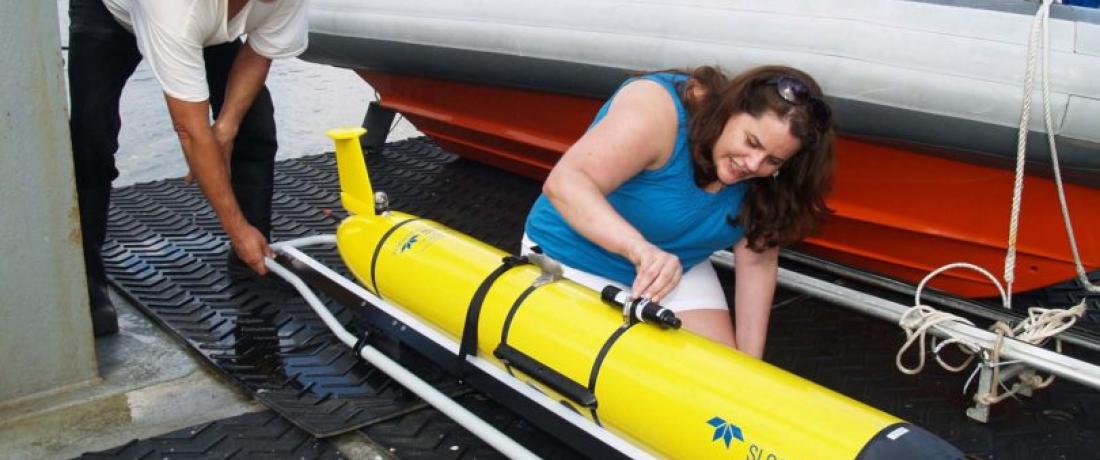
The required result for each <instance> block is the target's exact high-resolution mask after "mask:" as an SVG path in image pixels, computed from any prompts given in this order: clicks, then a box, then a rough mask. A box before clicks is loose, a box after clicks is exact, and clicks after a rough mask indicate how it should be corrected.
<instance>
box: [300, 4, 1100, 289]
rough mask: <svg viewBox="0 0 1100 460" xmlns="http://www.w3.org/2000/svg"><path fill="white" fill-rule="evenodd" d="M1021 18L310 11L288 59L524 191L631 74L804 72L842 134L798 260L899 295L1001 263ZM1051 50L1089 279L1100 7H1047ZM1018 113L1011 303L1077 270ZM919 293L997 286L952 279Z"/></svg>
mask: <svg viewBox="0 0 1100 460" xmlns="http://www.w3.org/2000/svg"><path fill="white" fill-rule="evenodd" d="M1035 9H1036V5H1035V4H1034V3H1032V2H1023V1H1007V0H1006V1H996V0H914V1H905V0H878V1H871V0H862V1H832V0H830V1H819V2H796V1H774V2H756V1H747V0H744V1H735V0H728V1H718V0H694V1H686V2H685V1H678V0H640V1H599V0H597V1H587V0H586V1H561V2H531V1H518V2H517V1H506V0H482V1H477V2H452V1H447V0H424V1H418V2H386V1H379V0H355V1H351V0H314V1H312V2H311V3H310V47H309V49H308V51H307V52H306V54H305V55H304V58H305V59H308V60H311V61H314V62H319V63H325V64H331V65H335V66H340V67H346V68H349V69H354V70H356V71H357V72H358V73H359V75H361V76H362V78H363V79H364V80H366V82H368V83H369V84H370V85H371V86H372V87H373V88H374V89H375V90H377V91H378V93H379V95H380V104H381V105H380V107H381V108H382V109H384V110H389V111H395V112H398V113H400V114H401V115H402V116H404V117H405V118H407V119H408V120H409V121H411V122H412V123H413V124H414V125H416V127H417V128H418V129H420V130H421V131H422V132H424V133H425V134H427V135H428V136H431V137H432V138H433V139H434V140H435V141H436V142H438V143H439V144H440V145H442V146H444V147H445V148H447V149H448V150H451V151H453V152H455V153H458V154H460V155H463V156H466V157H469V158H472V159H475V160H479V161H483V162H487V163H491V164H493V165H496V166H499V167H501V168H505V169H508V170H511V171H514V172H517V173H520V174H523V175H526V176H529V177H533V178H543V177H544V176H545V174H546V173H547V171H548V170H549V169H550V168H551V167H552V166H553V164H554V163H555V161H556V160H557V158H558V157H559V156H560V155H561V154H562V153H563V152H564V151H565V150H566V149H568V147H569V146H570V145H571V144H572V142H573V141H574V140H575V139H577V138H578V137H579V136H580V135H581V134H582V133H583V131H584V129H585V128H586V127H587V125H588V124H589V123H590V121H591V119H592V117H593V115H594V114H595V112H596V110H597V109H598V107H599V106H600V105H601V103H602V102H603V101H604V100H605V99H606V98H608V97H609V96H610V95H611V93H612V92H613V91H614V90H615V88H616V87H618V85H620V84H621V83H622V82H623V80H624V79H625V78H627V77H628V76H630V75H632V74H634V73H636V72H639V71H651V70H659V69H670V68H688V67H692V66H698V65H719V66H721V67H722V68H724V69H725V70H727V71H730V72H737V71H740V70H743V69H746V68H749V67H752V66H755V65H760V64H771V63H775V64H785V65H790V66H794V67H798V68H801V69H803V70H805V71H807V72H808V73H810V74H811V75H813V76H814V77H815V78H816V79H817V80H818V81H819V82H820V83H821V85H822V86H823V88H824V90H825V92H826V96H827V99H828V101H829V103H830V105H831V106H832V107H833V109H834V113H835V114H836V121H837V123H838V127H839V129H840V131H841V134H842V136H841V138H840V139H839V141H838V155H839V168H838V172H837V175H836V182H835V186H834V191H833V193H832V195H831V196H830V198H829V200H828V204H829V206H830V208H832V209H833V210H834V211H835V214H834V215H833V216H832V217H831V218H830V220H829V221H828V223H827V225H826V227H825V228H824V230H823V231H822V232H820V234H818V235H815V236H813V237H812V238H809V239H807V240H806V241H805V242H804V243H803V244H802V246H801V247H800V250H802V251H805V252H808V253H811V254H814V255H818V256H821V257H823V258H826V259H829V260H832V261H835V262H840V263H843V264H846V265H850V266H853V267H857V268H859V269H862V270H866V271H872V272H877V273H881V274H886V275H888V276H891V277H894V278H898V279H901V280H906V281H909V282H911V283H915V282H916V281H917V280H919V279H920V278H921V277H922V276H924V275H925V274H927V273H928V272H929V271H931V270H933V269H935V268H936V267H939V266H941V265H943V264H946V263H949V262H954V261H960V260H961V261H967V262H972V263H976V264H978V265H981V266H984V267H988V268H989V269H991V270H994V271H998V270H1000V269H1001V266H1002V264H1003V263H1004V254H1005V250H1006V247H1007V246H1008V243H1007V242H1008V239H1009V237H1008V234H1009V231H1008V226H1009V225H1008V221H1009V214H1010V201H1011V197H1012V194H1013V179H1014V174H1013V171H1012V167H1013V164H1014V163H1015V161H1014V157H1015V155H1016V149H1017V131H1018V124H1019V123H1020V118H1021V102H1022V100H1023V95H1024V91H1023V82H1024V77H1025V69H1026V68H1027V64H1028V53H1027V49H1028V38H1029V29H1030V27H1031V24H1032V16H1033V14H1034V13H1035ZM1049 42H1050V88H1051V97H1050V99H1049V100H1050V104H1051V108H1052V110H1051V113H1052V114H1053V130H1052V134H1053V136H1054V138H1055V140H1056V142H1057V147H1058V151H1059V154H1060V155H1061V158H1062V161H1061V166H1062V169H1063V172H1064V175H1065V176H1066V178H1067V180H1068V181H1069V183H1068V184H1066V185H1065V193H1066V197H1067V201H1068V203H1069V211H1070V214H1071V216H1072V218H1073V219H1074V224H1075V225H1076V226H1077V228H1078V229H1079V231H1078V233H1077V244H1078V245H1079V246H1080V253H1081V256H1082V258H1083V261H1084V265H1085V266H1086V267H1088V269H1089V270H1096V269H1097V268H1098V267H1100V231H1096V229H1098V228H1100V212H1097V209H1100V129H1097V120H1100V12H1098V11H1097V10H1095V9H1085V8H1079V7H1071V6H1063V5H1055V6H1054V8H1053V12H1052V14H1051V17H1050V20H1049ZM1036 88H1038V87H1036ZM1035 97H1036V101H1038V100H1039V92H1038V90H1036V92H1035ZM1034 107H1035V108H1034V110H1033V112H1034V113H1035V115H1034V116H1032V117H1031V123H1030V125H1029V126H1027V130H1026V132H1027V139H1028V141H1029V142H1028V146H1029V148H1028V154H1027V171H1028V173H1027V176H1026V180H1025V181H1024V185H1025V189H1026V195H1025V197H1026V198H1025V199H1024V200H1023V207H1022V218H1021V221H1020V227H1019V228H1020V231H1019V237H1018V250H1019V253H1018V255H1017V267H1018V269H1017V274H1016V290H1019V291H1023V290H1029V289H1034V288H1040V287H1043V286H1048V285H1051V284H1053V283H1058V282H1062V281H1065V280H1068V279H1071V278H1072V277H1073V276H1074V263H1073V259H1072V257H1071V256H1070V251H1069V245H1068V244H1069V240H1068V238H1067V237H1066V236H1065V232H1064V230H1063V229H1062V226H1061V222H1062V220H1061V215H1060V212H1059V205H1058V200H1057V187H1056V186H1055V183H1054V181H1052V179H1051V161H1050V159H1049V157H1048V156H1047V153H1048V152H1047V143H1046V132H1045V131H1046V130H1045V128H1044V124H1043V121H1042V119H1043V117H1042V116H1041V110H1040V109H1039V104H1038V103H1036V104H1035V105H1034ZM368 118H369V116H368ZM933 285H934V286H935V287H939V288H941V289H945V290H948V291H951V292H953V293H955V294H958V295H963V296H972V297H980V296H991V295H994V294H995V292H996V291H995V289H994V287H993V286H992V285H991V284H989V282H988V281H987V280H986V279H985V278H983V277H981V276H980V275H977V274H973V273H970V272H962V271H958V272H950V273H947V274H946V275H945V276H942V277H940V278H938V279H937V281H936V282H935V283H934V284H933Z"/></svg>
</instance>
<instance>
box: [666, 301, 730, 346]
mask: <svg viewBox="0 0 1100 460" xmlns="http://www.w3.org/2000/svg"><path fill="white" fill-rule="evenodd" d="M676 316H677V317H678V318H680V321H681V322H682V323H683V326H682V328H683V329H686V330H688V331H691V332H693V333H695V334H697V335H701V336H703V337H706V338H708V339H711V340H713V341H715V342H718V343H722V344H725V345H726V346H729V347H732V348H735V349H736V348H737V340H736V338H735V336H734V332H733V322H732V320H731V319H730V314H729V310H726V309H719V308H713V309H693V310H682V311H678V312H676Z"/></svg>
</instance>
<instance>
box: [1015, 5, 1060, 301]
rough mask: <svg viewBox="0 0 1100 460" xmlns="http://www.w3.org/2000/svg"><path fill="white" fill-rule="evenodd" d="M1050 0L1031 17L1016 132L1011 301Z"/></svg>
mask: <svg viewBox="0 0 1100 460" xmlns="http://www.w3.org/2000/svg"><path fill="white" fill-rule="evenodd" d="M1050 1H1051V0H1043V3H1042V5H1040V6H1039V11H1038V12H1037V13H1036V14H1035V18H1034V19H1033V20H1032V21H1031V33H1030V35H1029V36H1028V40H1027V67H1026V69H1025V72H1024V97H1023V103H1022V104H1021V109H1020V128H1019V130H1017V132H1016V176H1015V179H1014V182H1013V186H1012V210H1011V215H1010V217H1009V221H1008V252H1007V253H1006V254H1005V265H1004V280H1005V285H1006V286H1007V288H1008V296H1009V299H1008V300H1009V303H1008V305H1009V306H1011V305H1012V285H1013V284H1014V283H1015V282H1016V243H1017V237H1018V235H1019V231H1020V205H1021V204H1022V201H1023V196H1024V166H1025V164H1026V161H1025V160H1026V159H1027V133H1028V126H1029V125H1030V123H1031V93H1032V91H1034V88H1035V58H1036V57H1037V55H1038V52H1039V50H1038V48H1039V47H1038V44H1039V43H1038V42H1039V32H1040V30H1041V29H1044V28H1043V25H1044V24H1046V22H1045V21H1044V20H1043V18H1044V17H1045V14H1044V11H1048V10H1049V8H1050Z"/></svg>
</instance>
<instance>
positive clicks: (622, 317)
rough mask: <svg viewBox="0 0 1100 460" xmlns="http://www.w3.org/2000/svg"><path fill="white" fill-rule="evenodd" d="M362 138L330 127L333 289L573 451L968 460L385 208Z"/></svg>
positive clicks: (659, 320)
mask: <svg viewBox="0 0 1100 460" xmlns="http://www.w3.org/2000/svg"><path fill="white" fill-rule="evenodd" d="M363 133H364V130H363V129H361V128H353V129H339V130H332V131H329V133H328V135H329V136H330V137H332V138H333V139H334V140H335V141H336V158H337V164H338V169H339V176H340V186H341V189H342V192H341V201H342V204H343V205H344V207H345V208H346V209H347V210H348V212H349V216H348V217H347V218H346V219H344V220H343V222H341V223H340V225H339V228H338V230H337V234H336V238H335V241H336V244H337V248H338V251H339V253H340V255H341V257H342V258H343V260H344V262H345V263H346V265H347V266H348V267H349V268H350V270H351V271H352V273H353V274H354V275H355V277H356V278H357V279H358V281H359V282H360V283H361V284H362V286H363V287H365V288H366V291H364V290H363V289H362V287H359V286H352V285H351V284H350V282H348V281H347V280H346V279H344V280H342V281H338V282H337V283H335V284H339V285H342V286H343V287H344V288H343V289H344V291H345V293H352V294H354V295H356V298H357V299H360V300H361V301H362V302H360V303H361V304H362V305H364V306H365V308H372V307H373V308H376V309H377V310H376V312H377V313H376V316H377V317H379V318H382V320H380V321H378V323H379V324H383V323H385V324H386V325H387V329H388V330H390V331H392V332H393V333H394V334H396V335H398V337H397V338H398V340H402V341H405V342H407V343H409V344H410V345H411V346H413V348H417V349H418V350H421V351H422V352H424V354H425V355H426V356H429V357H430V358H432V359H434V360H435V361H436V362H438V363H440V364H443V365H444V366H445V367H446V368H448V369H450V370H451V371H453V372H456V373H458V374H459V375H462V376H463V377H464V379H465V380H466V381H467V382H469V383H470V384H471V385H472V386H474V387H477V388H479V389H480V390H482V391H483V392H485V393H486V394H488V395H489V396H491V397H493V398H494V399H497V400H498V401H499V402H501V403H503V404H505V405H506V406H510V407H511V408H512V410H514V411H517V412H519V413H521V414H523V415H525V416H528V417H529V418H530V419H531V420H532V421H533V423H535V424H537V425H540V426H541V427H542V428H543V429H545V430H547V431H549V432H551V433H552V434H555V435H558V436H561V437H564V438H565V439H566V442H572V443H573V444H574V447H575V448H577V450H578V451H580V452H584V453H587V454H591V455H593V456H594V457H601V458H603V457H606V456H617V457H656V458H683V459H705V458H716V459H718V458H720V459H748V460H780V459H782V460H794V459H891V460H896V459H934V458H961V457H962V454H961V453H960V452H959V451H958V450H957V449H956V448H954V447H953V446H951V445H950V444H948V443H947V442H946V441H944V440H942V439H940V438H939V437H937V436H935V435H933V434H931V433H929V432H927V431H925V430H923V429H921V428H919V427H917V426H914V425H912V424H910V423H907V422H905V421H903V420H901V419H898V418H897V417H894V416H891V415H889V414H887V413H884V412H882V411H880V410H878V409H875V408H873V407H870V406H868V405H866V404H863V403H860V402H858V401H855V400H853V399H851V398H848V397H846V396H844V395H841V394H839V393H836V392H833V391H831V390H829V389H826V388H824V387H822V386H820V385H818V384H816V383H813V382H811V381H808V380H805V379H803V378H801V377H798V376H796V375H794V374H791V373H789V372H787V371H784V370H782V369H779V368H778V367H775V366H772V365H770V364H768V363H766V362H763V361H760V360H757V359H754V358H751V357H749V356H747V355H744V354H742V353H739V352H737V351H735V350H733V349H730V348H728V347H725V346H723V345H720V344H717V343H715V342H712V341H709V340H707V339H704V338H702V337H699V336H696V335H694V334H692V333H689V332H687V331H683V330H679V329H678V326H679V322H678V320H676V319H675V316H674V315H673V314H672V312H670V311H668V310H664V309H662V308H660V307H659V306H657V305H653V304H644V303H639V302H631V301H629V300H627V299H625V298H624V297H625V296H623V295H622V294H621V293H618V294H619V295H618V296H616V292H613V291H612V290H605V292H604V293H603V295H602V296H601V293H598V292H595V291H592V290H590V289H588V288H585V287H583V286H580V285H578V284H576V283H573V282H572V281H569V280H568V279H563V278H561V276H560V274H559V272H558V271H557V270H555V267H554V264H553V262H552V261H549V260H548V259H546V258H544V257H541V256H539V255H535V256H533V257H531V258H518V257H514V256H511V255H509V254H506V253H504V252H502V251H500V250H498V249H496V248H493V247H491V246H489V245H487V244H485V243H482V242H480V241H477V240H476V239H474V238H471V237H469V236H467V235H464V234H462V233H460V232H458V231H456V230H453V229H450V228H447V227H445V226H444V225H442V224H439V223H436V222H432V221H430V220H426V219H421V218H418V217H415V216H412V215H408V214H405V213H401V212H398V211H393V210H390V209H388V204H387V200H386V199H385V198H384V194H381V193H379V194H376V193H375V192H374V191H373V190H372V188H371V184H370V180H369V177H368V175H367V170H366V163H365V161H364V158H363V153H362V150H361V148H360V144H359V137H360V136H361V135H362V134H363ZM292 252H293V254H290V255H291V256H295V257H297V256H301V255H302V254H301V253H300V252H297V251H292ZM286 255H288V254H286V253H284V256H286ZM314 262H315V261H314ZM298 266H303V264H301V263H299V264H298ZM313 267H314V268H317V267H316V264H313ZM337 276H338V275H337ZM329 284H333V283H329ZM367 291H369V292H367ZM368 304H369V305H368ZM390 320H392V322H391V321H390ZM356 342H357V343H356V348H357V349H361V348H362V347H363V346H364V345H363V344H362V340H357V341H356ZM357 351H359V350H357ZM364 356H365V355H364ZM532 390H534V391H532ZM593 446H600V447H593Z"/></svg>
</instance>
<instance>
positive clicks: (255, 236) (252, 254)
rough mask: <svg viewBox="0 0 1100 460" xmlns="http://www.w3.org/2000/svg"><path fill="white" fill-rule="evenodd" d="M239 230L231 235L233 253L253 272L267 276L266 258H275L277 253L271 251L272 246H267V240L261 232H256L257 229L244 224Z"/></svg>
mask: <svg viewBox="0 0 1100 460" xmlns="http://www.w3.org/2000/svg"><path fill="white" fill-rule="evenodd" d="M238 228H239V229H238V230H235V231H233V232H232V233H230V235H229V240H230V244H232V246H233V251H235V252H236V253H237V257H239V258H240V259H241V261H242V262H244V263H245V265H248V268H251V269H252V271H254V272H256V273H258V274H260V275H266V274H267V267H265V266H264V257H275V252H273V251H272V250H271V246H268V244H267V239H265V238H264V235H263V234H262V233H260V231H259V230H256V227H253V226H251V225H249V224H244V225H242V226H241V227H238Z"/></svg>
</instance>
